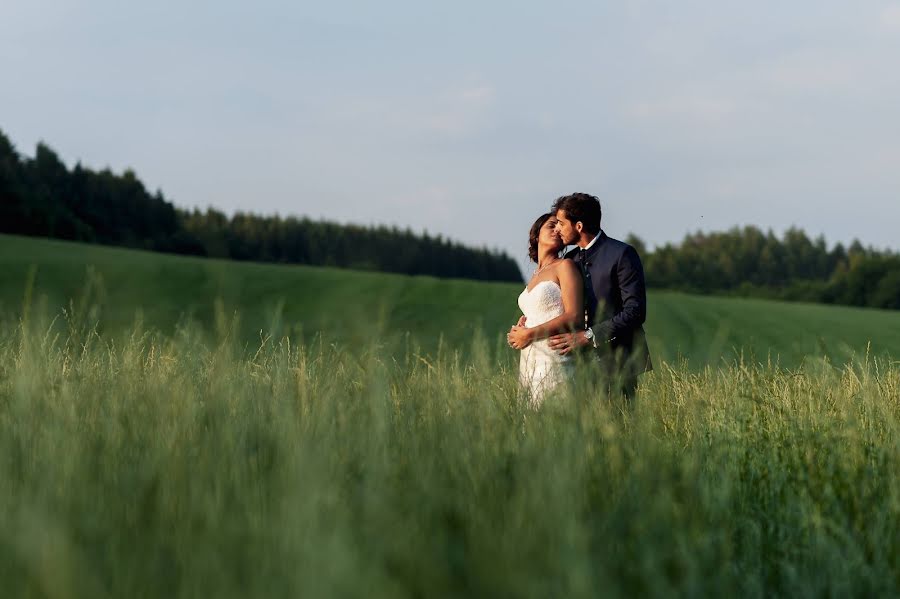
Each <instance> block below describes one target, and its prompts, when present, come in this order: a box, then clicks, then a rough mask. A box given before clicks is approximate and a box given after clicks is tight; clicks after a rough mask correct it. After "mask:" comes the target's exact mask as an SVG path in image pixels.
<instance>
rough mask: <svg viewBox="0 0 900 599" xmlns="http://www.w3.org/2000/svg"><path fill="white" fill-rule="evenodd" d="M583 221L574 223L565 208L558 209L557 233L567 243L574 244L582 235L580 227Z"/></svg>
mask: <svg viewBox="0 0 900 599" xmlns="http://www.w3.org/2000/svg"><path fill="white" fill-rule="evenodd" d="M579 225H581V223H573V222H572V221H571V220H569V217H568V215H567V214H566V211H565V210H557V211H556V233H557V234H558V235H559V237H560V239H562V242H563V243H564V244H566V245H573V244H574V243H575V242H577V241H578V239H579V238H580V237H581V231H580V229H579Z"/></svg>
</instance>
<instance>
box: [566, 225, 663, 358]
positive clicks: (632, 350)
mask: <svg viewBox="0 0 900 599" xmlns="http://www.w3.org/2000/svg"><path fill="white" fill-rule="evenodd" d="M566 258H571V259H573V260H574V261H575V263H576V264H577V265H578V266H579V267H580V268H581V272H582V276H583V277H584V308H585V323H586V325H587V326H589V327H591V328H592V329H593V330H594V336H595V338H596V340H597V345H598V346H599V349H597V350H596V352H597V355H598V357H599V358H600V359H601V361H603V362H606V363H607V364H612V365H614V366H615V367H616V368H618V369H620V370H624V374H626V375H629V376H637V375H638V374H641V373H643V372H646V371H648V370H652V369H653V364H652V362H651V361H650V349H649V347H647V339H646V335H645V334H644V326H643V325H644V321H645V320H646V319H647V287H646V285H645V283H644V267H643V265H641V258H640V256H638V253H637V251H635V249H634V248H633V247H631V246H630V245H628V244H627V243H624V242H622V241H619V240H617V239H612V238H611V237H608V236H607V235H606V233H604V232H602V231H601V232H600V237H599V238H598V239H597V241H596V242H595V243H594V245H593V246H591V247H590V249H588V250H582V249H580V248H578V249H575V250H573V251H571V252H569V253H567V254H566ZM588 348H589V349H590V350H593V349H594V348H592V347H591V346H588Z"/></svg>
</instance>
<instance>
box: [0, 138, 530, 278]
mask: <svg viewBox="0 0 900 599" xmlns="http://www.w3.org/2000/svg"><path fill="white" fill-rule="evenodd" d="M0 233H12V234H17V235H30V236H39V237H53V238H58V239H68V240H73V241H84V242H90V243H101V244H106V245H117V246H125V247H131V248H140V249H146V250H153V251H162V252H173V253H179V254H190V255H198V256H209V257H216V258H229V259H233V260H254V261H260V262H281V263H289V264H309V265H317V266H335V267H346V268H355V269H365V270H378V271H384V272H393V273H402V274H409V275H432V276H435V277H453V278H465V279H477V280H493V281H521V280H522V275H521V273H520V271H519V267H518V265H517V264H516V262H515V261H514V260H513V259H512V258H510V257H509V256H508V255H506V254H504V253H502V252H499V251H491V250H488V249H486V248H477V249H476V248H469V247H466V246H463V245H461V244H459V243H455V242H452V241H450V240H447V239H444V238H443V237H441V236H436V237H435V236H431V235H428V234H427V233H423V234H414V233H413V232H412V231H410V230H409V229H407V230H400V229H397V228H395V227H393V228H391V227H384V226H381V227H361V226H355V225H338V224H335V223H329V222H319V221H312V220H310V219H306V218H294V217H288V218H281V217H279V216H257V215H252V214H245V213H237V214H235V215H234V216H231V217H229V216H227V215H225V214H224V213H222V212H220V211H217V210H214V209H212V208H210V209H207V210H206V211H198V210H194V211H187V210H183V209H180V208H176V207H175V206H173V205H172V204H171V203H170V202H168V201H167V200H166V199H165V198H164V197H163V195H162V193H160V192H156V193H150V192H149V191H147V189H146V188H145V187H144V185H143V184H142V183H141V181H140V180H139V179H138V178H137V176H136V175H135V173H134V172H133V171H130V170H126V171H125V172H124V173H122V174H121V175H117V174H114V173H112V172H110V171H109V170H101V171H93V170H90V169H86V168H84V167H82V166H81V165H80V164H76V165H75V167H74V168H72V169H71V170H70V169H68V168H67V167H66V165H65V164H64V163H63V162H62V161H61V160H60V158H59V156H57V154H56V153H55V152H54V151H53V150H52V149H50V148H49V147H48V146H47V145H46V144H43V143H40V144H38V146H37V149H36V150H35V155H34V158H28V157H25V156H22V155H20V154H19V153H18V152H16V150H15V148H14V147H13V145H12V143H11V142H10V140H9V139H8V138H7V137H6V136H5V135H4V134H3V133H2V132H0Z"/></svg>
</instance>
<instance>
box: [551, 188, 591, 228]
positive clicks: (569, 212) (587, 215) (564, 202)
mask: <svg viewBox="0 0 900 599" xmlns="http://www.w3.org/2000/svg"><path fill="white" fill-rule="evenodd" d="M560 210H565V211H566V218H568V219H569V220H570V221H572V222H573V223H577V222H579V221H581V225H582V226H583V227H584V230H585V232H586V233H589V234H590V233H593V234H595V235H596V234H597V233H599V232H600V219H601V218H603V210H602V209H601V208H600V200H598V199H597V198H596V197H595V196H592V195H590V194H587V193H573V194H572V195H567V196H562V197H559V198H556V201H555V202H553V209H552V213H553V214H556V213H557V212H558V211H560Z"/></svg>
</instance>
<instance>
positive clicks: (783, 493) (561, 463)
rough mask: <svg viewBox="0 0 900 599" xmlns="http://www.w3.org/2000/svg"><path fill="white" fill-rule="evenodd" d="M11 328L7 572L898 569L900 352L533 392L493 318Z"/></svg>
mask: <svg viewBox="0 0 900 599" xmlns="http://www.w3.org/2000/svg"><path fill="white" fill-rule="evenodd" d="M46 324H47V323H41V324H40V325H38V324H35V323H34V322H29V321H28V318H27V315H26V317H25V318H23V319H22V320H21V321H20V322H19V323H18V324H15V325H12V324H10V325H5V326H3V327H2V328H0V481H2V483H0V534H2V536H0V539H2V540H0V581H2V593H0V594H2V595H3V597H8V598H12V597H32V596H46V597H137V596H140V597H179V596H184V597H189V596H194V597H196V596H210V597H213V596H214V597H229V596H234V597H238V596H315V597H320V596H336V595H341V596H367V597H379V596H381V597H401V596H447V595H457V596H459V595H465V596H566V597H579V596H586V597H587V596H590V597H595V596H610V597H615V596H635V595H672V594H683V595H697V594H717V595H721V594H726V593H729V594H730V593H735V592H736V593H740V594H742V595H749V596H765V595H769V594H773V593H774V594H782V595H791V596H806V595H817V596H819V595H823V594H834V595H846V594H853V595H897V594H898V593H900V479H898V476H897V472H898V471H900V437H898V432H900V367H898V365H897V364H891V363H890V362H883V361H880V360H875V359H867V358H865V357H863V358H861V359H860V360H858V361H857V362H851V363H848V364H846V365H834V364H832V363H830V362H828V361H827V360H821V361H810V362H807V363H806V364H805V365H804V366H803V367H802V368H800V369H797V370H786V369H783V368H780V367H777V366H775V365H771V364H769V365H767V364H748V363H742V362H741V361H740V360H738V361H736V362H734V363H733V364H732V365H730V366H722V367H719V368H710V367H707V368H706V369H703V370H700V371H697V370H690V369H688V368H687V366H679V365H670V364H660V365H658V369H657V371H656V372H654V373H653V374H651V375H649V376H648V377H646V378H644V379H643V383H642V387H641V389H640V392H639V393H640V395H639V397H638V400H637V402H636V405H635V407H634V409H633V410H629V409H625V408H623V406H621V405H619V404H618V403H616V402H614V401H613V402H611V401H608V400H606V399H603V398H601V397H598V396H596V395H594V394H592V393H591V392H590V390H589V387H587V386H583V385H582V382H576V385H575V387H574V388H573V389H572V390H571V392H570V393H567V394H565V395H563V396H560V397H557V398H555V399H554V400H553V401H551V402H548V403H547V404H545V405H544V407H543V408H542V409H540V410H538V411H530V410H528V409H526V408H525V407H524V406H523V405H522V403H521V402H520V401H519V400H518V399H517V389H516V378H515V372H514V371H513V370H512V368H511V367H510V366H509V365H508V364H506V365H504V364H503V363H502V361H501V362H499V364H500V365H499V366H498V361H497V360H496V359H495V358H494V357H492V355H491V351H490V349H489V348H488V347H484V346H485V345H486V344H485V343H483V342H478V341H476V342H475V345H474V347H473V349H472V351H468V352H465V353H460V352H458V351H444V352H442V353H438V354H437V355H436V356H433V357H424V356H420V355H418V354H417V353H416V351H415V349H410V350H408V351H407V353H406V354H405V355H399V356H396V355H395V356H391V355H389V354H387V353H385V352H383V351H382V350H381V349H380V348H379V347H378V346H377V345H372V346H371V347H370V348H369V349H368V350H367V351H363V352H346V351H343V350H341V348H340V347H338V346H333V345H331V346H330V345H327V344H325V343H318V344H314V345H310V346H296V345H292V344H291V342H290V341H289V340H288V339H284V340H283V341H280V342H278V341H276V340H273V339H265V340H264V341H263V343H261V345H260V347H259V349H258V351H256V352H255V354H253V353H252V352H251V354H249V355H248V354H246V353H245V352H244V351H243V350H242V348H240V347H238V344H237V343H236V342H235V339H234V335H232V334H231V333H230V332H229V328H228V327H227V326H221V327H220V331H219V335H218V338H217V339H216V340H215V341H214V342H212V343H210V342H209V341H207V340H205V339H204V338H202V336H200V335H199V334H197V333H195V332H192V331H191V330H190V329H189V328H184V329H180V330H179V331H178V332H177V333H176V334H175V335H171V336H165V337H163V336H160V335H158V334H156V333H153V332H145V331H142V330H141V329H140V327H135V329H134V330H133V331H132V332H131V334H130V336H128V335H125V336H123V337H119V338H117V339H118V340H115V341H113V340H109V339H106V338H104V337H102V336H101V335H99V334H98V333H97V332H96V330H94V329H92V328H90V327H88V326H82V325H80V324H78V322H77V321H74V320H73V321H71V322H68V323H67V325H66V326H65V327H63V329H62V330H61V329H60V328H59V327H47V326H46Z"/></svg>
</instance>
